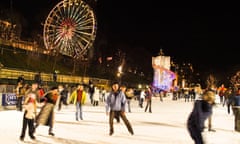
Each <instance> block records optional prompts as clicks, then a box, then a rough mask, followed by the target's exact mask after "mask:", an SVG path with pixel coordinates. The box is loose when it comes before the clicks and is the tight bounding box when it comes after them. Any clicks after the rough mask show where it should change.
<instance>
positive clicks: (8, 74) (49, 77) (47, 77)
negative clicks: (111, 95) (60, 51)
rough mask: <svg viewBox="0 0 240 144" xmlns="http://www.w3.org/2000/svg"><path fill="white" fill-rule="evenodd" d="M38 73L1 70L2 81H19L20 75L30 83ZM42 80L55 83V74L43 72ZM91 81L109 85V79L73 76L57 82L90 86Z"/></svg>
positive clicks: (61, 78)
mask: <svg viewBox="0 0 240 144" xmlns="http://www.w3.org/2000/svg"><path fill="white" fill-rule="evenodd" d="M37 73H38V72H32V71H23V70H17V69H10V68H5V67H4V68H1V69H0V79H7V80H15V81H16V80H17V79H18V77H19V76H20V75H24V79H25V80H28V81H33V80H34V77H35V75H36V74H37ZM41 79H42V81H43V82H53V74H52V73H43V72H41ZM89 81H92V82H93V83H94V84H96V85H109V80H107V79H99V78H92V77H81V76H72V75H62V74H58V75H57V82H58V83H76V84H77V83H84V84H88V83H89Z"/></svg>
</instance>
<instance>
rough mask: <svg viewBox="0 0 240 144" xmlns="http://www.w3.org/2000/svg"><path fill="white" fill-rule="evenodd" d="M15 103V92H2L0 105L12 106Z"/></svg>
mask: <svg viewBox="0 0 240 144" xmlns="http://www.w3.org/2000/svg"><path fill="white" fill-rule="evenodd" d="M16 103H17V96H16V93H2V106H13V105H16Z"/></svg>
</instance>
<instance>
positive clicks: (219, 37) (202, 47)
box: [0, 0, 240, 70]
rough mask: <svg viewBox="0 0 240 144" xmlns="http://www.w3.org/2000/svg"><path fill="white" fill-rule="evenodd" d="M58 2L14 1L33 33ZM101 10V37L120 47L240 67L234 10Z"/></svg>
mask: <svg viewBox="0 0 240 144" xmlns="http://www.w3.org/2000/svg"><path fill="white" fill-rule="evenodd" d="M10 2H11V0H1V1H0V6H4V5H5V7H10V6H9V3H10ZM58 2H60V0H12V8H13V9H14V10H16V11H18V12H20V13H22V14H23V15H24V17H25V19H26V21H27V23H28V26H26V27H25V28H26V31H27V32H28V31H32V30H36V29H40V28H42V26H41V22H44V20H45V19H46V17H47V14H48V13H49V12H50V10H51V9H52V8H53V7H54V6H55V5H56V4H57V3H58ZM95 10H96V16H97V21H98V30H99V32H101V33H104V34H105V35H107V36H106V37H107V38H109V40H108V41H111V43H115V45H117V44H124V45H129V47H130V46H133V47H144V48H145V49H146V50H147V51H149V52H150V53H151V54H152V55H156V54H157V53H158V52H159V50H160V48H162V49H163V51H164V53H165V55H169V56H171V57H173V58H174V59H177V60H184V61H186V62H191V63H193V64H194V65H195V67H198V68H199V69H204V70H208V69H209V68H213V69H218V70H226V69H229V68H230V67H229V66H233V65H237V64H239V62H238V61H239V60H238V57H239V56H238V55H239V54H238V53H239V52H238V49H239V38H240V37H239V26H240V23H239V20H238V19H239V15H238V11H237V9H236V7H235V6H234V4H232V5H230V6H228V5H227V4H222V5H220V4H218V3H215V4H210V3H202V4H200V3H195V4H192V3H165V2H164V3H163V2H160V1H157V0H147V1H141V0H98V1H97V5H96V7H95ZM26 31H25V32H26ZM29 33H30V32H29ZM141 55H143V57H144V54H141Z"/></svg>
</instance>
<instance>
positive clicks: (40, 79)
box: [34, 72, 42, 86]
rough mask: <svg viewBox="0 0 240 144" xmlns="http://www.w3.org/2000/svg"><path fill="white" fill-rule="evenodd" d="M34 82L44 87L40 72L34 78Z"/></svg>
mask: <svg viewBox="0 0 240 144" xmlns="http://www.w3.org/2000/svg"><path fill="white" fill-rule="evenodd" d="M34 81H35V82H36V83H37V84H38V85H39V86H40V85H42V78H41V72H38V73H37V74H36V75H35V76H34Z"/></svg>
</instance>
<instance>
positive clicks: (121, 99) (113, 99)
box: [106, 82, 134, 136]
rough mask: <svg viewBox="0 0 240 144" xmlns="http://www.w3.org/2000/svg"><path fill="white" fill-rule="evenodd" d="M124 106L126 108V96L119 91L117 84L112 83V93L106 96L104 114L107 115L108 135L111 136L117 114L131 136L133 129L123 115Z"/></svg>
mask: <svg viewBox="0 0 240 144" xmlns="http://www.w3.org/2000/svg"><path fill="white" fill-rule="evenodd" d="M125 106H126V96H125V94H124V93H123V92H122V91H120V90H119V84H118V83H117V82H115V83H113V85H112V91H111V92H110V94H109V95H108V96H107V100H106V114H107V115H109V126H110V131H109V135H110V136H111V135H113V133H114V128H113V119H114V116H115V114H116V113H117V114H119V116H120V118H121V119H122V120H123V122H124V124H125V125H126V127H127V129H128V131H129V132H130V133H131V134H132V135H133V134H134V132H133V128H132V126H131V123H130V122H129V121H128V119H127V117H126V114H125Z"/></svg>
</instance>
